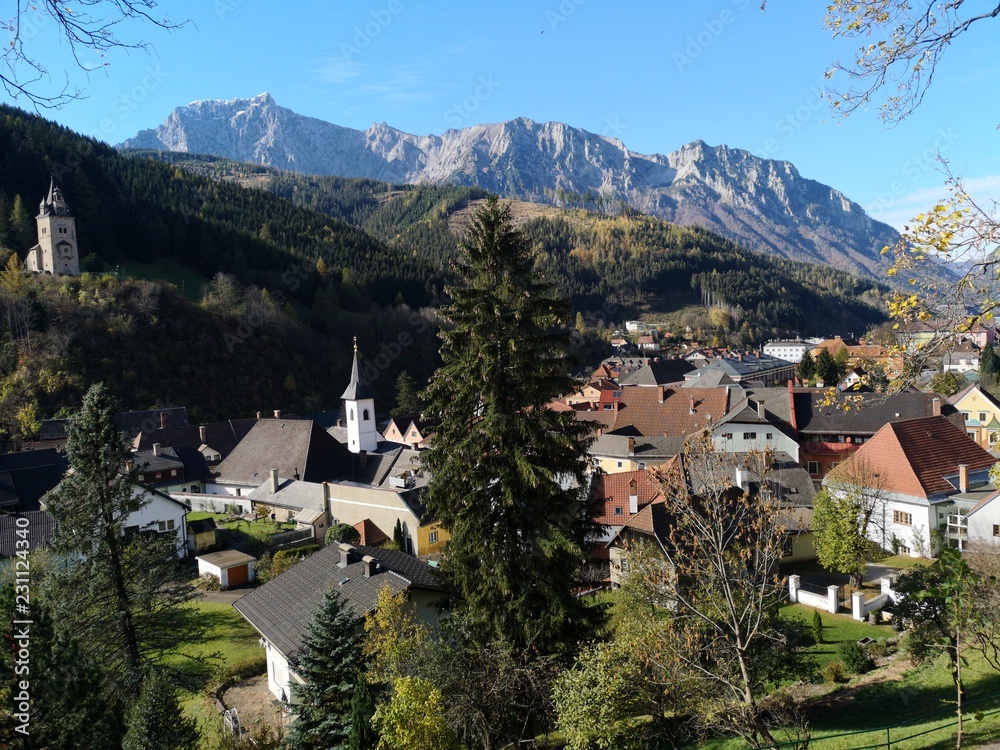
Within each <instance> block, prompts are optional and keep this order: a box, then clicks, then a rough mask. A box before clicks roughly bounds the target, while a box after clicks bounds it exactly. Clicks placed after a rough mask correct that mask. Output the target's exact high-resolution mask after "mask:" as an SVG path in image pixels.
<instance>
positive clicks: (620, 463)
mask: <svg viewBox="0 0 1000 750" xmlns="http://www.w3.org/2000/svg"><path fill="white" fill-rule="evenodd" d="M618 468H619V469H620V468H622V462H621V461H619V462H618Z"/></svg>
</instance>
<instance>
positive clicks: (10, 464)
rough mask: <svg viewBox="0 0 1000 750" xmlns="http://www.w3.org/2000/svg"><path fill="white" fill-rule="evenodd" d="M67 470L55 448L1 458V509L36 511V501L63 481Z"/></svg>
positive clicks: (62, 455)
mask: <svg viewBox="0 0 1000 750" xmlns="http://www.w3.org/2000/svg"><path fill="white" fill-rule="evenodd" d="M67 468H69V462H68V461H67V460H66V456H65V454H63V453H60V452H59V451H57V450H56V449H55V448H42V449H40V450H33V451H22V452H21V453H5V454H2V455H0V508H3V509H5V510H8V511H11V510H17V511H21V512H27V511H35V510H39V509H40V508H41V505H39V500H41V499H42V497H43V496H44V495H45V493H47V492H48V491H49V490H51V489H52V488H53V487H55V486H56V485H57V484H59V482H61V481H62V478H63V476H65V474H66V469H67Z"/></svg>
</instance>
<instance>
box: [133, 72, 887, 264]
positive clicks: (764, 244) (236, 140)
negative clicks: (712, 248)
mask: <svg viewBox="0 0 1000 750" xmlns="http://www.w3.org/2000/svg"><path fill="white" fill-rule="evenodd" d="M122 146H123V147H126V148H144V149H165V150H172V151H185V152H190V153H204V154H214V155H217V156H224V157H228V158H231V159H237V160H242V161H250V162H254V163H258V164H267V165H270V166H274V167H278V168H281V169H290V170H294V171H298V172H304V173H308V174H320V175H338V176H342V177H370V178H374V179H379V180H385V181H388V182H407V183H429V184H461V185H477V186H479V187H482V188H484V189H486V190H489V191H491V192H495V193H498V194H499V195H501V196H505V197H510V198H520V199H525V200H533V201H536V202H542V203H545V202H549V203H551V202H563V201H566V200H569V199H568V198H565V197H563V196H573V195H576V196H584V195H591V196H600V197H601V199H602V201H603V204H604V205H615V204H619V203H624V204H628V205H631V206H633V207H634V208H636V209H638V210H639V211H642V212H645V213H648V214H652V215H654V216H659V217H661V218H664V219H666V220H668V221H674V222H676V223H679V224H685V225H699V226H703V227H705V228H707V229H710V230H712V231H714V232H717V233H719V234H723V235H725V236H728V237H730V238H732V239H734V240H736V241H738V242H740V243H742V244H743V245H746V246H747V247H749V248H750V249H754V250H760V251H764V252H769V253H773V254H776V255H782V256H785V257H788V258H792V259H795V260H804V261H810V262H825V263H830V264H832V265H835V266H838V267H840V268H843V269H845V270H848V271H852V272H858V271H862V272H867V273H869V274H872V275H878V274H880V273H881V271H882V269H883V268H884V265H885V263H886V261H885V259H884V258H883V257H882V256H881V253H880V250H881V248H883V247H884V246H886V245H891V244H894V243H895V241H896V239H897V237H898V234H897V233H896V232H895V230H893V229H892V228H891V227H889V226H887V225H885V224H881V223H880V222H877V221H874V220H873V219H871V218H870V217H869V216H868V215H867V214H865V212H864V211H863V210H862V209H861V207H860V206H858V205H857V204H856V203H852V202H851V201H849V200H848V199H847V198H845V197H844V196H843V195H841V194H840V193H839V192H837V191H836V190H834V189H833V188H830V187H828V186H826V185H822V184H821V183H818V182H815V181H813V180H809V179H805V178H803V177H801V176H800V175H799V173H798V170H796V169H795V167H794V166H793V165H792V164H790V163H788V162H784V161H775V160H771V159H765V158H761V157H757V156H754V155H753V154H752V153H750V152H749V151H745V150H742V149H738V148H732V147H730V146H727V145H724V144H720V145H719V146H710V145H708V144H707V143H706V142H705V141H703V140H701V139H696V140H694V141H691V142H690V143H687V144H685V145H683V146H681V147H680V148H679V149H678V150H676V151H673V152H669V153H667V154H648V155H647V154H641V153H638V152H635V151H630V150H629V149H628V148H627V147H626V146H625V144H624V143H622V141H621V140H619V139H617V138H613V137H610V136H603V135H596V134H594V133H589V132H587V131H585V130H581V129H579V128H574V127H572V126H570V125H567V124H565V123H562V122H545V123H537V122H535V121H534V120H531V119H529V118H527V117H517V118H514V119H512V120H507V121H505V122H500V123H493V124H483V125H474V126H470V127H465V128H460V129H449V130H446V131H444V132H443V133H442V134H441V135H425V136H418V135H411V134H408V133H405V132H403V131H400V130H397V129H395V128H393V127H392V126H390V125H388V124H387V123H385V122H380V123H373V124H372V126H371V127H370V128H368V130H367V131H360V130H353V129H351V128H344V127H341V126H339V125H334V124H333V123H329V122H324V121H323V120H318V119H315V118H311V117H305V116H302V115H298V114H296V113H295V112H292V111H291V110H288V109H286V108H283V107H280V106H278V105H277V104H276V103H275V101H274V99H273V98H272V97H271V95H270V94H269V93H267V92H264V93H262V94H258V95H257V96H255V97H253V98H252V99H232V100H228V101H214V102H212V101H209V102H194V103H192V104H191V105H189V106H188V107H181V108H179V109H177V110H174V112H173V113H171V114H170V116H169V117H168V118H167V121H166V122H165V123H164V124H163V125H161V126H160V127H159V128H157V129H156V130H155V131H153V130H146V131H142V132H140V133H138V134H137V135H136V136H135V137H134V138H131V139H129V140H128V141H126V142H125V143H124V144H122ZM557 196H558V197H557ZM596 205H598V204H597V202H596V198H595V202H594V203H592V204H591V207H595V206H596Z"/></svg>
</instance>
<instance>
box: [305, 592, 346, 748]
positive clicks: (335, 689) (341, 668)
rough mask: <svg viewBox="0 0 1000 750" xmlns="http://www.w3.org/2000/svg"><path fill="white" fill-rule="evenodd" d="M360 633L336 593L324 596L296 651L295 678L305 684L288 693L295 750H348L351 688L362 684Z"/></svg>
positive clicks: (328, 593) (338, 594)
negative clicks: (294, 715) (290, 703)
mask: <svg viewBox="0 0 1000 750" xmlns="http://www.w3.org/2000/svg"><path fill="white" fill-rule="evenodd" d="M361 632H362V631H361V624H360V621H359V620H358V619H357V618H356V617H355V616H354V615H353V613H352V612H351V609H350V607H349V606H348V605H346V604H345V603H344V602H343V600H341V598H340V593H339V592H338V591H337V589H336V588H332V589H330V590H329V591H327V592H326V594H324V596H323V601H322V602H320V605H319V607H317V608H316V611H315V612H314V613H313V619H312V621H311V622H310V623H309V627H308V629H307V630H306V634H305V635H304V636H303V637H302V644H301V646H300V647H299V668H298V673H299V675H300V676H301V677H302V679H303V680H305V684H304V685H294V686H293V687H292V698H293V700H294V701H295V704H294V710H296V711H297V712H298V716H297V717H296V719H295V721H294V722H293V723H292V726H291V728H290V729H289V732H288V738H289V740H290V742H291V745H292V747H294V748H295V749H296V750H334V749H335V748H336V749H345V750H346V748H348V747H349V745H348V740H349V737H350V732H351V703H352V699H353V695H354V685H355V683H356V682H357V681H358V680H359V679H361V675H360V660H361V637H362V636H361Z"/></svg>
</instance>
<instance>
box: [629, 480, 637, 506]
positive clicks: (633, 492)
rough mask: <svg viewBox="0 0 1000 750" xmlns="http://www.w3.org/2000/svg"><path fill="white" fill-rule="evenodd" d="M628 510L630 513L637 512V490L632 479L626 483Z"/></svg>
mask: <svg viewBox="0 0 1000 750" xmlns="http://www.w3.org/2000/svg"><path fill="white" fill-rule="evenodd" d="M628 512H629V513H631V514H632V515H635V514H636V513H638V512H639V490H638V488H637V485H636V482H635V480H634V479H630V480H629V483H628Z"/></svg>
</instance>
